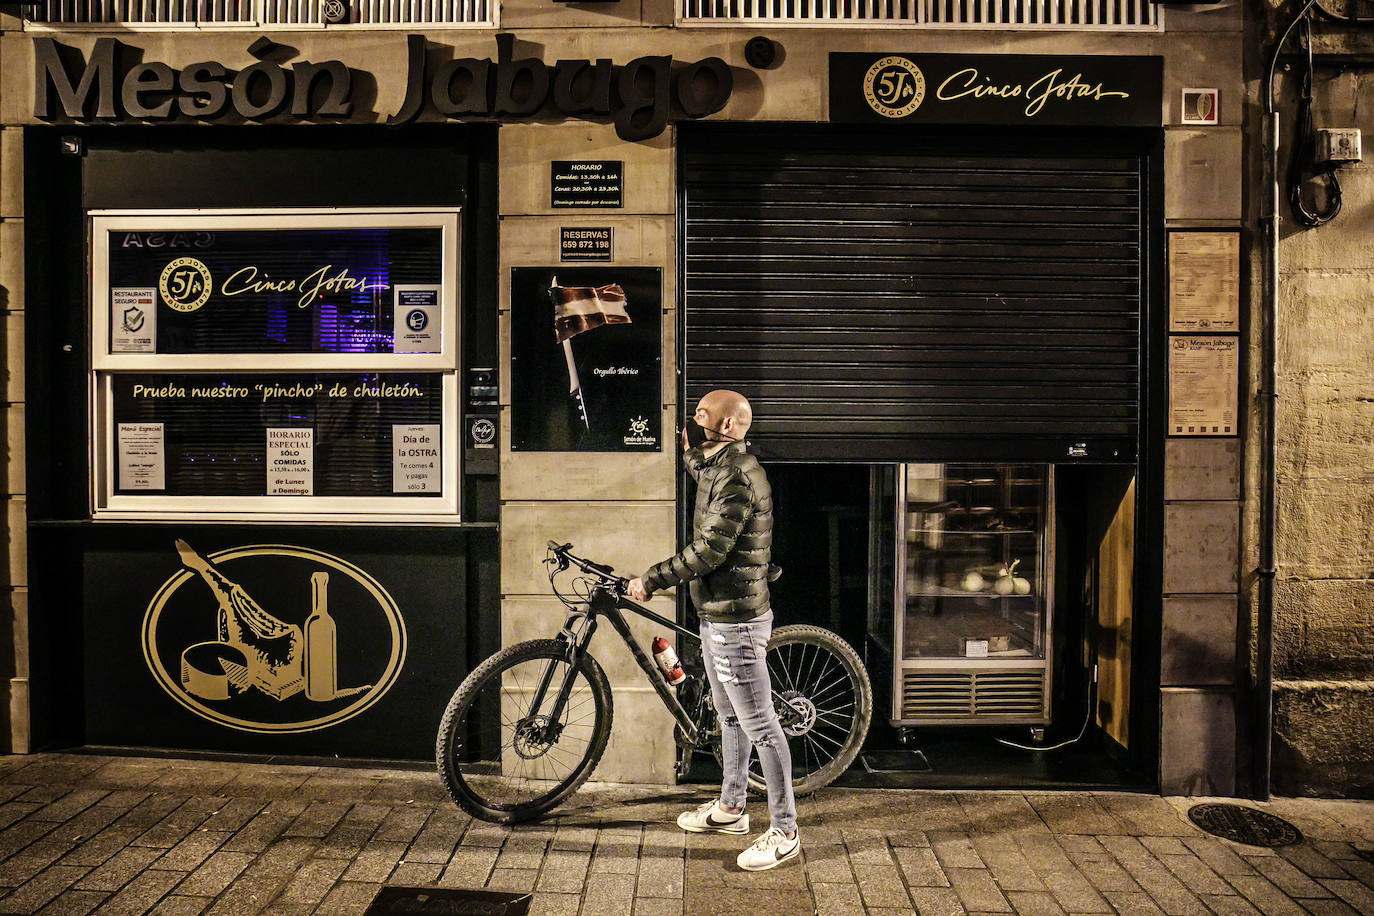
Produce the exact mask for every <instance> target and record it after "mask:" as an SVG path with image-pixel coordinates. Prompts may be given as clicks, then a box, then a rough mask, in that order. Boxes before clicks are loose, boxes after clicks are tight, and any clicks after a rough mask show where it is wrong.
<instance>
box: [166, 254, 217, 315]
mask: <svg viewBox="0 0 1374 916" xmlns="http://www.w3.org/2000/svg"><path fill="white" fill-rule="evenodd" d="M211 286H212V284H211V280H210V268H208V267H206V266H205V265H204V264H203V263H202V262H201V261H199V260H197V259H195V258H177V259H176V260H175V261H172V262H171V263H170V264H168V265H167V266H166V267H164V268H162V276H161V277H160V278H158V281H157V289H158V292H159V293H161V294H162V301H163V302H165V303H167V306H168V307H169V308H173V309H176V310H177V311H178V312H194V311H195V310H196V309H198V308H200V307H201V306H202V305H204V304H205V303H206V302H208V301H209V299H210V290H211Z"/></svg>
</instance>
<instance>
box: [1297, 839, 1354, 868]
mask: <svg viewBox="0 0 1374 916" xmlns="http://www.w3.org/2000/svg"><path fill="white" fill-rule="evenodd" d="M1307 845H1309V846H1311V847H1312V848H1313V849H1315V850H1317V852H1319V853H1321V854H1322V855H1324V856H1326V857H1327V858H1328V859H1331V860H1332V861H1335V862H1340V863H1341V864H1342V867H1344V863H1345V862H1347V861H1351V860H1354V861H1362V860H1361V859H1360V854H1359V853H1358V852H1356V851H1355V847H1354V846H1352V845H1350V844H1349V843H1346V842H1344V841H1340V840H1308V841H1307Z"/></svg>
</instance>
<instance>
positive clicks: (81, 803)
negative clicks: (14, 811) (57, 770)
mask: <svg viewBox="0 0 1374 916" xmlns="http://www.w3.org/2000/svg"><path fill="white" fill-rule="evenodd" d="M108 794H109V793H108V792H106V791H105V790H104V789H84V790H83V789H77V790H76V791H74V792H68V793H67V794H66V795H63V796H62V797H61V798H58V799H55V800H53V801H51V802H49V803H48V804H46V805H44V806H43V807H41V808H39V809H38V810H37V811H34V812H33V813H32V814H30V815H29V817H30V818H31V819H33V820H35V821H67V820H71V819H72V818H74V817H76V816H77V815H78V814H80V813H81V812H82V811H85V810H86V809H87V808H89V807H91V805H94V804H95V803H96V802H98V801H100V800H101V799H102V798H104V797H105V796H106V795H108Z"/></svg>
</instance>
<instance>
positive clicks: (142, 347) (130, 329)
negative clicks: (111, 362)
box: [110, 286, 157, 353]
mask: <svg viewBox="0 0 1374 916" xmlns="http://www.w3.org/2000/svg"><path fill="white" fill-rule="evenodd" d="M156 296H157V290H155V289H153V288H152V287H151V286H135V287H128V286H125V287H116V288H115V289H112V290H110V352H111V353H156V352H157V299H156V298H155V297H156Z"/></svg>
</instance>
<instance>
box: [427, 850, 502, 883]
mask: <svg viewBox="0 0 1374 916" xmlns="http://www.w3.org/2000/svg"><path fill="white" fill-rule="evenodd" d="M498 853H499V850H497V849H494V848H492V847H490V846H459V847H458V848H457V849H455V850H454V851H453V858H452V859H450V860H449V862H448V866H447V867H446V868H445V869H444V873H443V875H441V876H440V878H439V884H440V885H442V886H444V887H484V886H486V883H487V877H488V876H489V875H490V874H491V870H492V868H493V867H495V865H496V856H497V854H498Z"/></svg>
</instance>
